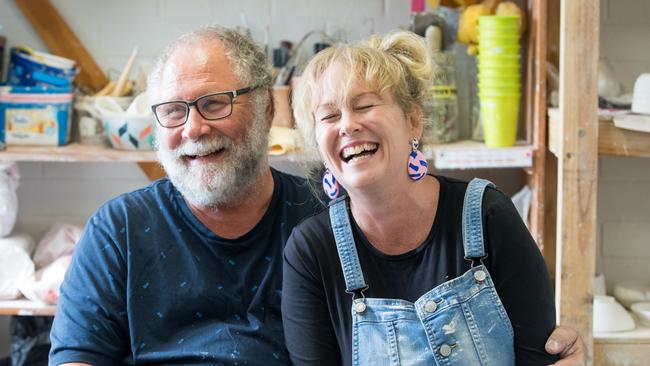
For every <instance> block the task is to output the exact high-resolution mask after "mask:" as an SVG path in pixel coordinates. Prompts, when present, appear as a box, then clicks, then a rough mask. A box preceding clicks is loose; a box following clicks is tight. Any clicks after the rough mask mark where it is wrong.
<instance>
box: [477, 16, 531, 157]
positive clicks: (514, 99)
mask: <svg viewBox="0 0 650 366" xmlns="http://www.w3.org/2000/svg"><path fill="white" fill-rule="evenodd" d="M478 29H479V35H478V40H479V46H478V49H479V56H478V81H479V83H478V87H479V99H480V104H481V119H482V122H483V135H484V138H485V144H486V145H487V146H490V147H503V146H512V145H514V144H515V141H516V139H517V122H518V121H519V98H520V97H521V62H520V57H519V51H520V46H519V16H516V15H491V16H481V17H479V20H478Z"/></svg>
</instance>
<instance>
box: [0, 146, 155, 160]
mask: <svg viewBox="0 0 650 366" xmlns="http://www.w3.org/2000/svg"><path fill="white" fill-rule="evenodd" d="M0 161H50V162H53V161H54V162H154V161H156V154H155V153H154V152H153V151H127V150H116V149H113V148H111V147H109V146H98V145H82V144H78V143H71V144H68V145H65V146H7V148H6V149H5V150H2V151H0Z"/></svg>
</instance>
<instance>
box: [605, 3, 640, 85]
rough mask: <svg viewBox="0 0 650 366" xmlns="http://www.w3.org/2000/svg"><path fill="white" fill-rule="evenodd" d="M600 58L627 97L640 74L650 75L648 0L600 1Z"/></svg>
mask: <svg viewBox="0 0 650 366" xmlns="http://www.w3.org/2000/svg"><path fill="white" fill-rule="evenodd" d="M600 10H601V11H600V14H601V20H600V55H601V58H605V59H607V61H608V62H609V63H610V65H611V66H612V68H613V70H614V75H615V76H616V78H617V79H618V80H620V81H621V82H622V83H623V87H624V89H625V92H628V93H631V92H632V88H633V86H634V81H635V80H636V78H637V76H639V74H641V73H644V72H645V73H650V0H600Z"/></svg>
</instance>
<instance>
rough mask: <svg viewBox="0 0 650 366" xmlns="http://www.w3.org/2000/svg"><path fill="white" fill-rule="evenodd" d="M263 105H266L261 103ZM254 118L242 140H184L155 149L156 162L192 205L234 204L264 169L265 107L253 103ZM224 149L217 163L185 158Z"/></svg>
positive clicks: (246, 192)
mask: <svg viewBox="0 0 650 366" xmlns="http://www.w3.org/2000/svg"><path fill="white" fill-rule="evenodd" d="M262 104H265V103H262ZM255 105H256V107H255V111H254V112H255V117H254V119H253V122H252V124H251V127H250V128H249V129H248V131H247V132H246V134H245V135H244V137H243V138H242V139H241V141H234V140H232V139H230V138H227V137H225V136H214V137H209V136H208V137H202V138H200V139H199V140H197V141H189V140H183V141H182V142H181V144H180V145H179V146H177V147H176V148H174V149H173V150H172V149H168V148H165V147H162V146H158V149H157V155H158V160H159V161H160V163H161V164H162V166H163V168H164V169H165V171H166V172H167V175H168V176H169V179H170V180H171V182H172V184H174V186H175V187H176V189H178V191H179V192H181V194H182V195H183V197H185V199H186V200H187V201H189V202H190V203H191V204H193V205H197V206H206V207H209V206H222V205H231V204H236V203H237V202H239V200H241V199H242V198H244V197H245V196H246V195H248V194H249V193H250V189H251V188H253V185H254V184H256V183H259V179H260V177H261V176H262V175H263V174H264V172H265V171H266V169H267V166H268V165H267V159H266V156H267V150H268V132H269V130H268V125H267V121H266V118H265V108H260V107H263V106H261V105H260V104H259V103H255ZM221 148H224V149H226V152H227V154H228V155H227V156H226V157H225V158H224V159H223V160H222V161H221V162H218V163H213V164H204V165H198V166H192V165H190V164H188V163H187V162H186V161H185V159H186V156H187V155H204V154H207V153H211V152H214V151H217V150H219V149H221Z"/></svg>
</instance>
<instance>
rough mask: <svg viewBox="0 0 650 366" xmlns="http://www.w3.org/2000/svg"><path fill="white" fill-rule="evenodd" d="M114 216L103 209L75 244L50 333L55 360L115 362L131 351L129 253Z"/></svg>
mask: <svg viewBox="0 0 650 366" xmlns="http://www.w3.org/2000/svg"><path fill="white" fill-rule="evenodd" d="M112 221H115V220H110V219H109V218H108V214H107V210H104V212H102V210H100V211H99V214H98V215H95V216H93V217H92V218H91V219H90V220H89V221H88V223H87V224H86V228H85V230H84V233H83V235H82V237H81V239H80V240H79V242H78V243H77V245H76V247H75V252H74V254H73V258H72V263H71V264H70V268H68V270H67V272H66V275H65V279H64V281H63V284H62V285H61V296H60V298H59V304H58V306H57V312H56V316H55V317H54V322H53V324H52V330H51V333H50V339H51V341H52V347H51V349H50V354H49V364H50V365H51V366H55V365H60V364H66V363H73V364H75V363H80V364H84V363H85V364H91V365H95V366H103V365H115V364H118V363H120V362H121V361H122V360H123V359H124V357H125V356H126V355H128V353H129V331H128V320H127V314H126V277H127V276H126V273H127V271H126V264H125V259H124V258H125V257H126V255H125V253H123V251H124V249H123V248H121V247H120V246H119V245H117V244H116V243H115V238H114V233H119V229H118V228H115V227H113V225H114V223H113V222H112Z"/></svg>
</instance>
